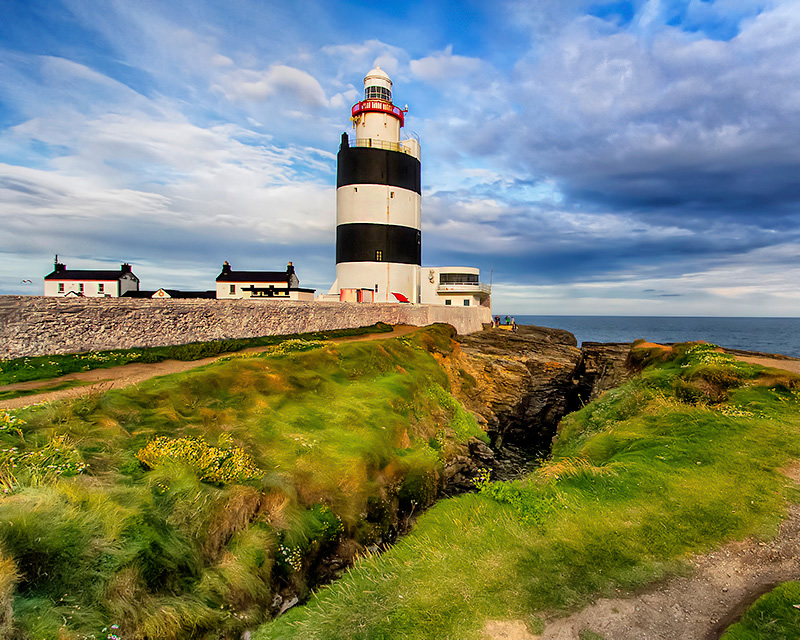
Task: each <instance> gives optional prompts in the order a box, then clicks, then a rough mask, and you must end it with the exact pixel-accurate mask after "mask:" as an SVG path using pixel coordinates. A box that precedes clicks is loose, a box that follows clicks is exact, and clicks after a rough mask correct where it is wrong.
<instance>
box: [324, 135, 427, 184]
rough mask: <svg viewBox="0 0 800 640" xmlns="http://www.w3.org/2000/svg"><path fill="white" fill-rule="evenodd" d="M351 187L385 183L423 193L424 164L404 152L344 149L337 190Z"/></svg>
mask: <svg viewBox="0 0 800 640" xmlns="http://www.w3.org/2000/svg"><path fill="white" fill-rule="evenodd" d="M347 184H385V185H388V186H392V187H400V188H401V189H408V190H409V191H416V192H417V193H419V194H422V187H421V181H420V163H419V160H417V159H416V158H415V157H414V156H410V155H408V154H407V153H403V152H402V151H388V150H386V149H374V148H369V147H343V148H341V149H340V150H339V155H338V162H337V169H336V187H337V188H338V187H341V186H344V185H347Z"/></svg>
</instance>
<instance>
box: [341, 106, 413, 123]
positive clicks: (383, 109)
mask: <svg viewBox="0 0 800 640" xmlns="http://www.w3.org/2000/svg"><path fill="white" fill-rule="evenodd" d="M368 111H375V112H378V113H388V114H390V115H393V116H394V117H395V118H398V119H399V120H400V126H401V127H402V126H403V125H404V124H405V121H406V114H405V112H404V111H403V110H402V109H401V108H400V107H396V106H394V105H393V104H392V103H391V102H383V101H382V100H362V101H361V102H356V103H355V104H354V105H353V113H352V115H353V117H354V118H355V117H356V116H357V115H359V114H361V113H366V112H368Z"/></svg>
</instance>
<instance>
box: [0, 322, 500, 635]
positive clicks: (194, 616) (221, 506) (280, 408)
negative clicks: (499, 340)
mask: <svg viewBox="0 0 800 640" xmlns="http://www.w3.org/2000/svg"><path fill="white" fill-rule="evenodd" d="M453 345H454V343H453V341H452V329H451V328H449V327H446V326H436V327H433V328H430V329H427V330H424V331H420V332H417V333H414V334H410V335H409V336H405V337H401V338H395V339H389V340H382V341H379V342H362V343H359V342H353V343H345V344H338V345H324V344H322V343H319V342H315V341H309V340H295V341H286V342H283V343H282V344H280V345H277V346H276V347H275V348H274V349H272V350H270V351H268V352H266V353H258V354H237V355H232V356H230V357H228V358H224V359H222V360H220V361H216V362H214V363H212V364H209V365H205V366H203V367H200V368H197V369H194V370H192V371H190V372H186V373H182V374H177V375H172V376H164V377H161V378H155V379H152V380H149V381H147V382H145V383H142V384H140V385H137V386H136V387H133V388H127V389H121V390H115V391H108V392H106V393H96V394H90V395H87V396H83V397H81V398H78V399H76V400H74V401H70V402H60V403H53V404H48V405H42V406H34V407H29V408H28V409H25V410H20V411H17V412H13V413H0V445H1V451H0V490H2V491H3V493H4V494H5V496H4V497H2V498H0V622H2V620H3V618H2V607H3V605H4V603H6V604H9V605H10V606H13V619H14V633H15V634H16V636H17V637H25V638H30V639H31V640H35V639H45V638H62V639H68V640H73V639H74V640H78V639H81V640H82V639H84V638H91V637H95V638H99V637H103V638H105V637H106V635H107V634H108V633H113V634H115V635H118V636H120V637H123V638H126V640H127V639H132V638H141V639H156V638H158V639H163V638H174V639H179V638H200V639H205V638H208V639H209V640H210V639H211V638H214V639H221V638H238V637H240V636H241V633H242V632H243V631H244V630H246V629H253V628H255V627H256V626H258V624H260V623H261V622H263V621H264V620H265V616H266V615H267V611H268V608H269V606H270V603H271V602H272V600H273V597H274V596H275V594H276V592H277V591H278V590H279V589H290V590H294V591H295V592H297V593H299V594H300V595H304V594H305V593H307V592H308V589H309V588H310V587H312V586H313V585H314V580H315V577H314V575H315V574H314V572H313V570H312V567H313V566H314V565H315V563H316V562H318V560H319V558H320V557H322V556H324V555H325V554H327V553H329V552H330V551H331V550H332V549H333V548H335V547H336V546H337V545H340V544H341V545H344V549H345V551H346V549H347V548H352V549H355V548H356V547H355V546H354V544H353V543H354V542H358V543H361V544H372V543H374V542H376V541H379V540H381V539H383V538H385V537H387V536H389V535H391V533H392V531H393V530H396V528H397V527H398V526H399V523H398V521H397V518H398V515H397V514H398V513H400V514H402V513H409V512H411V511H413V510H416V509H421V508H423V507H425V506H427V505H428V504H430V503H431V502H432V501H433V500H434V499H435V497H436V494H437V491H438V489H439V486H440V484H439V478H440V475H439V474H440V470H441V468H442V465H443V462H444V460H446V459H447V458H448V457H450V456H454V455H459V454H463V453H464V451H465V449H466V444H465V443H466V441H467V440H468V439H469V438H471V437H483V438H485V436H484V435H483V434H482V433H481V432H480V430H479V429H478V427H477V424H476V423H475V421H474V419H473V418H472V417H471V415H470V414H468V413H466V412H465V411H464V410H463V408H462V407H461V405H460V404H459V403H458V402H456V401H455V400H454V399H453V397H452V396H451V395H450V393H449V381H448V379H447V377H446V375H445V373H444V371H443V370H442V368H441V367H440V366H439V364H438V362H437V360H436V358H437V357H439V358H441V357H446V356H447V355H448V354H449V353H450V351H451V350H452V349H453ZM348 545H349V546H348ZM345 551H343V553H345ZM4 589H5V591H4ZM4 594H5V595H4ZM9 594H11V595H9Z"/></svg>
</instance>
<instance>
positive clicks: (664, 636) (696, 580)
mask: <svg viewBox="0 0 800 640" xmlns="http://www.w3.org/2000/svg"><path fill="white" fill-rule="evenodd" d="M799 554H800V506H797V505H795V506H793V507H792V508H791V510H790V512H789V515H788V516H787V519H786V520H785V521H784V523H783V524H782V526H781V529H780V534H779V535H778V537H777V538H775V539H774V540H772V541H770V542H766V543H765V542H759V541H757V540H753V539H749V540H746V541H744V542H736V543H731V544H728V545H725V546H724V547H722V548H721V549H720V550H718V551H715V552H713V553H709V554H706V555H703V556H698V557H696V558H694V559H693V560H692V562H691V565H692V568H693V573H692V575H691V576H689V577H684V578H673V579H672V580H668V581H667V582H665V583H662V584H660V585H659V586H657V587H656V588H655V589H654V590H652V591H650V592H648V593H644V594H640V595H637V596H632V597H627V598H613V599H602V600H598V601H597V602H596V603H595V604H593V605H591V606H589V607H587V608H586V609H584V610H583V611H580V612H578V613H575V614H573V615H571V616H569V617H568V618H563V619H561V620H556V621H554V622H552V623H551V624H549V625H548V626H547V627H546V629H545V632H544V634H542V636H541V640H577V639H578V637H579V634H580V632H581V631H583V630H591V631H594V632H595V633H597V634H599V635H601V636H602V637H603V638H606V639H607V640H716V639H717V638H719V636H720V634H721V633H722V631H724V630H725V629H726V628H727V627H728V626H730V625H731V624H733V622H735V621H736V620H737V619H738V617H739V616H740V615H741V614H742V613H743V612H744V610H745V609H746V608H747V606H749V605H750V604H751V603H752V602H753V601H755V599H756V598H757V597H758V596H760V595H762V594H763V593H765V592H766V591H768V590H769V589H770V588H771V587H772V586H774V585H776V584H778V583H780V582H785V581H787V580H796V579H798V578H800V564H799V563H798V561H797V558H798V555H799Z"/></svg>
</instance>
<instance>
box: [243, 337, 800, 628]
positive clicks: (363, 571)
mask: <svg viewBox="0 0 800 640" xmlns="http://www.w3.org/2000/svg"><path fill="white" fill-rule="evenodd" d="M646 349H651V347H646ZM663 351H664V350H663V349H660V348H659V349H658V350H657V353H645V354H642V355H643V357H644V358H646V359H649V360H650V361H651V362H652V364H650V365H649V366H647V367H646V368H645V369H644V371H643V373H642V375H641V376H640V377H638V378H637V379H635V380H632V381H631V382H629V383H627V384H626V385H624V386H622V387H620V388H618V389H615V390H613V391H611V392H609V393H606V394H605V395H604V396H603V397H602V398H601V399H600V400H599V401H597V402H594V403H592V404H590V405H588V406H587V407H585V408H584V409H582V410H581V411H578V412H576V413H574V414H572V415H570V416H568V417H567V418H566V419H565V420H564V421H562V424H561V427H560V431H559V436H558V439H557V441H556V443H555V447H554V450H553V455H552V459H551V460H550V461H549V462H548V463H546V464H545V465H543V466H542V467H541V468H540V469H538V470H537V471H536V472H535V473H534V474H532V475H531V476H530V477H527V478H525V479H523V480H520V481H516V482H511V483H497V482H491V480H490V478H488V477H486V475H484V476H483V477H482V478H480V479H479V480H478V481H477V484H478V486H479V488H480V492H479V494H477V495H465V496H461V497H458V498H454V499H450V500H446V501H443V502H441V503H439V504H438V505H436V506H435V507H434V508H432V509H431V510H430V511H428V512H427V513H426V514H425V515H424V516H423V517H422V518H421V519H420V521H419V523H418V525H417V527H416V528H415V530H414V531H413V532H412V533H411V534H410V535H409V536H408V537H406V538H405V539H403V540H402V541H401V542H400V543H398V544H397V545H396V546H395V547H394V548H393V549H391V550H390V551H388V552H387V553H386V554H384V555H383V556H380V557H370V558H366V559H363V560H361V561H359V562H358V563H357V564H356V565H355V566H354V567H353V569H352V570H351V571H350V572H349V573H348V574H347V575H346V576H345V577H344V578H343V579H342V580H341V581H339V582H337V583H336V584H333V585H331V586H330V587H326V588H324V589H322V590H320V591H319V592H318V593H317V594H316V595H315V596H314V597H313V598H312V599H311V601H310V602H309V604H308V605H306V606H304V607H301V608H297V609H295V610H293V611H290V612H289V613H288V614H287V615H285V616H284V617H282V618H279V619H278V620H276V621H274V622H272V623H270V624H267V625H265V626H263V627H262V628H261V629H260V630H259V631H258V633H257V634H255V636H254V637H255V638H257V639H258V640H267V639H271V640H277V639H289V638H298V639H299V638H303V639H304V640H313V639H326V640H333V639H345V638H347V639H351V640H352V639H363V640H367V639H369V640H379V639H389V638H391V639H393V640H398V639H405V638H408V639H411V638H414V639H424V638H430V639H434V638H436V639H440V638H458V639H469V638H476V639H477V638H481V637H482V631H481V630H482V628H483V627H484V625H485V624H486V623H487V621H488V620H510V619H513V620H522V621H524V622H525V623H526V624H527V625H528V627H529V629H530V630H531V632H538V631H541V628H542V621H541V618H540V615H541V614H542V613H545V612H547V613H552V612H553V611H560V610H561V611H566V610H569V609H574V608H577V607H580V606H582V605H585V604H586V603H587V602H589V601H590V600H591V599H592V598H594V597H597V596H603V595H606V596H611V595H619V592H621V591H623V592H624V591H627V590H633V589H637V588H639V587H641V586H643V585H645V584H648V583H651V582H653V581H655V580H658V579H659V578H662V577H663V576H665V575H667V574H668V573H670V572H675V571H681V570H682V568H683V566H684V564H683V561H684V560H685V559H686V558H687V556H688V555H689V554H691V553H695V552H702V551H706V550H709V549H711V548H714V547H715V546H717V545H719V544H721V543H722V542H724V541H726V540H731V539H738V538H742V537H744V536H748V535H753V534H756V535H765V536H766V535H770V534H771V533H773V532H774V531H775V527H776V525H777V523H778V521H779V519H780V516H781V514H782V513H783V512H784V511H785V507H786V504H787V500H788V499H789V498H791V497H793V495H792V491H793V490H792V489H790V488H789V487H788V486H787V481H786V479H785V478H784V477H783V476H782V475H781V473H780V472H779V471H778V470H779V469H780V468H781V467H782V466H783V465H785V464H786V463H787V461H788V460H789V459H792V458H797V457H800V413H798V409H800V391H798V389H800V381H799V380H798V378H797V377H796V376H793V375H791V374H786V373H782V372H777V371H766V370H763V369H761V368H759V367H756V366H751V365H746V364H743V363H740V362H738V361H736V360H735V359H733V358H732V357H730V356H726V355H725V354H722V353H720V352H719V351H718V350H717V349H716V347H714V346H713V345H703V344H686V345H679V346H677V347H675V348H674V349H669V350H668V351H669V353H668V354H666V356H665V355H664V354H663V353H662V352H663ZM654 356H655V357H654ZM690 390H691V392H690Z"/></svg>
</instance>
